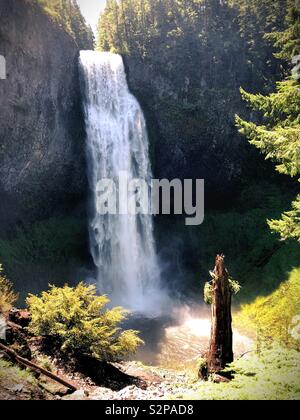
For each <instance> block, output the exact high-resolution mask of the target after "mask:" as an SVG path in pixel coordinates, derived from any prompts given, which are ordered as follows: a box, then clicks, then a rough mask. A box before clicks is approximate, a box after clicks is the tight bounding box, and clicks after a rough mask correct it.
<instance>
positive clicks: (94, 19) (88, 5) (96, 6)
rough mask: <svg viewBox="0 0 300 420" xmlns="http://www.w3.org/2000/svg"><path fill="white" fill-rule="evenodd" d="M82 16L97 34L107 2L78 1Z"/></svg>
mask: <svg viewBox="0 0 300 420" xmlns="http://www.w3.org/2000/svg"><path fill="white" fill-rule="evenodd" d="M77 3H78V4H79V6H80V8H81V11H82V14H83V15H84V17H85V18H86V20H87V22H88V23H89V24H90V25H91V27H92V28H93V31H94V32H95V34H96V29H97V24H98V19H99V15H100V12H101V11H102V10H103V9H104V7H105V4H106V0H77Z"/></svg>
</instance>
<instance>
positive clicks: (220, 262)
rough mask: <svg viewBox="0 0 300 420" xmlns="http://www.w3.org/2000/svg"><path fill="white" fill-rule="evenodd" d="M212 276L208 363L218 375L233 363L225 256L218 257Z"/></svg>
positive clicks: (229, 301) (210, 371) (229, 293)
mask: <svg viewBox="0 0 300 420" xmlns="http://www.w3.org/2000/svg"><path fill="white" fill-rule="evenodd" d="M212 275H213V280H212V325H211V339H210V348H209V354H208V358H207V362H208V371H209V373H218V372H221V371H222V370H223V369H224V368H225V366H226V365H227V364H229V363H232V362H233V350H232V316H231V288H230V283H229V274H228V271H227V270H226V268H225V265H224V256H223V255H218V256H217V258H216V266H215V269H214V271H213V273H212Z"/></svg>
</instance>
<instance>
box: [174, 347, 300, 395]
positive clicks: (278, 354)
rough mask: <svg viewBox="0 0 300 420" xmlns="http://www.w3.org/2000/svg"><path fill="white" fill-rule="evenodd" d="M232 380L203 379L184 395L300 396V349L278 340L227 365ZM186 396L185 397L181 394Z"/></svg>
mask: <svg viewBox="0 0 300 420" xmlns="http://www.w3.org/2000/svg"><path fill="white" fill-rule="evenodd" d="M226 370H227V371H229V372H231V373H232V372H234V379H233V380H232V381H231V382H230V383H228V384H225V383H222V384H215V383H212V382H200V383H199V384H197V385H194V386H192V387H191V389H192V390H191V392H190V393H189V394H188V395H184V396H183V397H184V399H194V400H299V399H300V353H299V352H298V351H295V350H288V349H286V348H282V347H280V346H279V345H277V344H274V345H273V346H271V347H269V348H267V347H266V348H263V349H262V351H261V352H259V353H252V354H250V355H248V356H247V357H243V358H241V359H239V360H237V361H236V362H234V363H233V364H231V365H230V366H229V367H228V368H227V369H226ZM181 398H182V397H181Z"/></svg>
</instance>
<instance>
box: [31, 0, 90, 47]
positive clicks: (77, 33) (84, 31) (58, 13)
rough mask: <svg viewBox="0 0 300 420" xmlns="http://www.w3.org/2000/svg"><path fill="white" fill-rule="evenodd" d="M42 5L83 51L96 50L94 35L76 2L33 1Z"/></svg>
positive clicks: (64, 0) (69, 0) (57, 0)
mask: <svg viewBox="0 0 300 420" xmlns="http://www.w3.org/2000/svg"><path fill="white" fill-rule="evenodd" d="M33 1H36V2H37V3H39V4H41V6H42V7H43V8H44V10H45V11H46V12H47V13H48V14H50V15H51V16H52V18H54V19H55V20H56V21H57V22H58V23H59V24H60V25H61V26H62V27H63V28H64V29H65V30H66V31H67V32H68V33H69V34H70V35H71V36H72V37H73V38H74V40H75V42H76V43H77V45H78V48H79V49H81V50H85V49H93V48H94V34H93V31H92V28H91V27H90V26H89V25H88V24H87V23H86V21H85V19H84V17H83V15H82V13H81V10H80V7H79V6H78V4H77V1H76V0H33Z"/></svg>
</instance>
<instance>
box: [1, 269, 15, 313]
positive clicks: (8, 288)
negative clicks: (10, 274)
mask: <svg viewBox="0 0 300 420" xmlns="http://www.w3.org/2000/svg"><path fill="white" fill-rule="evenodd" d="M2 272H3V269H2V266H1V264H0V314H6V313H7V312H9V310H10V309H11V307H12V305H13V304H14V303H15V302H16V300H17V295H16V294H15V293H14V291H13V287H12V284H11V283H10V282H9V281H8V280H7V279H6V277H4V276H3V274H2Z"/></svg>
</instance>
